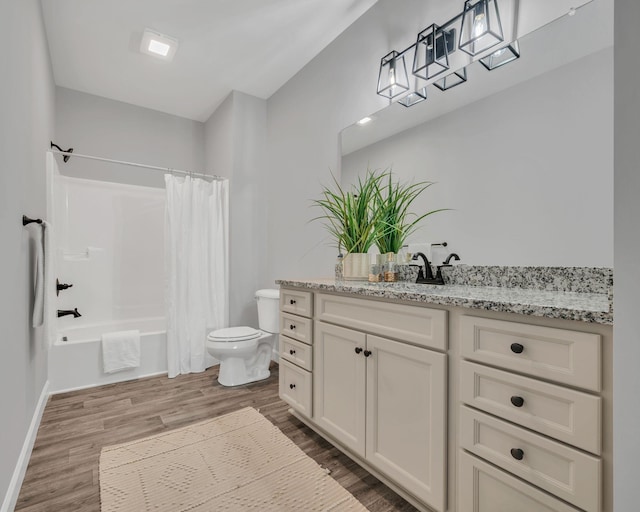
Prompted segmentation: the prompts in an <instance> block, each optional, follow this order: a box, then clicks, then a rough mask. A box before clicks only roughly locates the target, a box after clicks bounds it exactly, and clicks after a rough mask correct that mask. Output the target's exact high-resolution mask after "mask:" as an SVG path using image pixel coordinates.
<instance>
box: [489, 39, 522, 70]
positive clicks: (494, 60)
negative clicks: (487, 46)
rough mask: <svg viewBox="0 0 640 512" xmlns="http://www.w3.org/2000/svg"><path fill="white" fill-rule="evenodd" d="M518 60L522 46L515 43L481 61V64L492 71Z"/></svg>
mask: <svg viewBox="0 0 640 512" xmlns="http://www.w3.org/2000/svg"><path fill="white" fill-rule="evenodd" d="M518 58H520V46H519V45H518V41H514V42H513V43H511V44H508V45H507V46H505V47H504V48H500V49H499V50H496V51H495V52H493V53H492V54H490V55H487V56H486V57H483V58H482V59H480V64H482V65H483V66H484V67H485V68H487V69H488V70H489V71H491V70H493V69H496V68H499V67H500V66H504V65H505V64H508V63H509V62H512V61H514V60H516V59H518Z"/></svg>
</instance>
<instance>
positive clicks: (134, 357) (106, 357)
mask: <svg viewBox="0 0 640 512" xmlns="http://www.w3.org/2000/svg"><path fill="white" fill-rule="evenodd" d="M102 364H103V368H104V372H105V373H113V372H117V371H120V370H126V369H127V368H137V367H138V366H140V331H138V330H135V331H118V332H109V333H105V334H103V335H102Z"/></svg>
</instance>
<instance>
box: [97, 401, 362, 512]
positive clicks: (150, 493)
mask: <svg viewBox="0 0 640 512" xmlns="http://www.w3.org/2000/svg"><path fill="white" fill-rule="evenodd" d="M100 500H101V504H102V512H125V511H126V512H144V511H154V512H161V511H166V512H182V511H189V512H204V511H207V512H209V511H223V510H228V511H234V512H235V511H242V510H255V511H274V512H276V511H277V512H281V511H296V512H299V511H305V512H306V511H329V510H331V511H334V512H342V511H366V508H364V507H363V506H362V504H361V503H360V502H358V501H357V500H356V499H355V498H354V497H353V496H352V495H351V494H350V493H349V492H347V491H346V490H345V489H344V488H343V487H341V486H340V485H339V484H338V483H337V482H336V481H335V480H334V479H333V478H331V477H330V476H329V475H328V474H327V472H326V471H325V470H323V469H322V468H321V467H320V466H319V465H318V464H317V463H316V462H315V461H314V460H313V459H310V458H309V457H308V456H307V455H306V454H305V453H304V452H303V451H302V450H301V449H300V448H298V447H297V446H296V445H295V444H294V443H293V442H292V441H291V440H289V438H287V437H286V436H285V435H284V434H283V433H282V432H280V430H279V429H278V428H276V427H275V426H273V425H272V424H271V422H270V421H269V420H267V419H266V418H265V417H264V416H262V415H261V414H260V413H259V412H258V411H256V410H255V409H252V408H250V407H247V408H245V409H242V410H240V411H236V412H233V413H231V414H227V415H225V416H221V417H218V418H214V419H212V420H207V421H203V422H201V423H196V424H195V425H191V426H188V427H184V428H180V429H177V430H172V431H170V432H165V433H162V434H158V435H155V436H152V437H147V438H145V439H141V440H139V441H133V442H130V443H126V444H121V445H116V446H109V447H106V448H103V450H102V452H101V454H100Z"/></svg>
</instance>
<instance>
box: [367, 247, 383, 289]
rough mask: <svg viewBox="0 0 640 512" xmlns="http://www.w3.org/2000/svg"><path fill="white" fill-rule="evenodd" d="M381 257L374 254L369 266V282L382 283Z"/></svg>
mask: <svg viewBox="0 0 640 512" xmlns="http://www.w3.org/2000/svg"><path fill="white" fill-rule="evenodd" d="M381 258H382V256H381V255H380V254H374V255H373V257H372V260H371V263H370V264H369V282H370V283H379V282H381V281H384V274H383V272H384V270H383V265H382V259H381Z"/></svg>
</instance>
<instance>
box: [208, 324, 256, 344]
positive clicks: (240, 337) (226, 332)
mask: <svg viewBox="0 0 640 512" xmlns="http://www.w3.org/2000/svg"><path fill="white" fill-rule="evenodd" d="M261 334H262V333H261V332H260V331H258V330H257V329H254V328H253V327H244V326H243V327H226V328H225V329H218V330H217V331H213V332H212V333H210V334H209V336H207V339H208V340H211V341H244V340H252V339H254V338H257V337H259V336H260V335H261Z"/></svg>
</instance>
